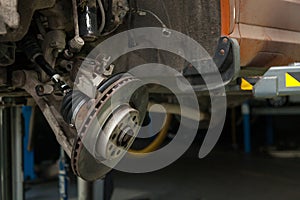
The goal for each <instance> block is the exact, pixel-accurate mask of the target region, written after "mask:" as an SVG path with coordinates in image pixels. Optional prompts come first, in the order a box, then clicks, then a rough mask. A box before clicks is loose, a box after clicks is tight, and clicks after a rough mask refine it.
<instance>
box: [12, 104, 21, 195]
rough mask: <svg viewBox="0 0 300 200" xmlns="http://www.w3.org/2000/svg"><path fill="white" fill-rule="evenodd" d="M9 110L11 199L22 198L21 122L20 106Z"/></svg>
mask: <svg viewBox="0 0 300 200" xmlns="http://www.w3.org/2000/svg"><path fill="white" fill-rule="evenodd" d="M10 110H11V120H10V125H11V136H12V140H11V142H12V145H11V146H12V155H11V157H12V185H13V187H12V197H13V198H12V199H13V200H21V199H23V171H22V139H23V136H22V127H21V126H22V123H21V112H22V109H21V107H19V106H18V107H12V108H10Z"/></svg>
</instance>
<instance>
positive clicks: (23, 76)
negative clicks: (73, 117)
mask: <svg viewBox="0 0 300 200" xmlns="http://www.w3.org/2000/svg"><path fill="white" fill-rule="evenodd" d="M12 83H13V85H15V86H16V87H21V88H23V89H24V90H26V92H28V93H29V94H30V95H31V96H32V97H33V99H34V100H35V102H36V103H37V105H38V106H39V107H40V109H41V111H42V113H43V115H44V116H45V118H46V119H47V121H48V123H49V125H50V127H51V129H52V130H53V132H54V134H55V136H56V139H57V141H58V143H59V144H60V145H61V146H62V148H63V149H64V150H65V152H66V153H67V154H68V156H69V157H71V151H72V144H73V140H74V136H75V133H74V131H75V130H73V131H72V130H71V128H69V125H67V124H66V123H65V122H64V120H63V118H62V116H61V114H60V113H59V112H58V111H57V109H56V108H55V105H50V103H49V102H52V101H47V99H46V98H44V97H41V96H39V95H38V94H37V93H36V90H35V88H36V87H38V86H39V85H41V83H40V82H39V81H38V75H37V73H36V72H34V71H15V72H14V73H13V77H12ZM72 136H73V137H72Z"/></svg>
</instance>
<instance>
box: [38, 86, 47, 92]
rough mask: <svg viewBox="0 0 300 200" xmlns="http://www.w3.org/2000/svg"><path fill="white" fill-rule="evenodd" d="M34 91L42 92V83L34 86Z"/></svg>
mask: <svg viewBox="0 0 300 200" xmlns="http://www.w3.org/2000/svg"><path fill="white" fill-rule="evenodd" d="M36 91H37V92H39V93H44V91H45V89H44V87H43V86H42V85H38V86H36Z"/></svg>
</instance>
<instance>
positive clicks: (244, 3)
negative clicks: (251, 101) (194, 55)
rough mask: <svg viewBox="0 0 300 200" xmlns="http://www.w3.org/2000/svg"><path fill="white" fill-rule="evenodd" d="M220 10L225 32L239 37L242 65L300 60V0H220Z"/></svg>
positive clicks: (261, 64) (233, 36)
mask: <svg viewBox="0 0 300 200" xmlns="http://www.w3.org/2000/svg"><path fill="white" fill-rule="evenodd" d="M226 3H227V4H228V3H229V4H230V6H229V7H230V9H228V7H226V6H224V5H222V4H226ZM232 10H233V11H232ZM221 11H222V14H221V16H222V34H224V35H228V36H229V37H232V38H235V39H237V40H238V41H239V44H240V48H241V50H240V51H241V54H240V55H241V66H254V67H271V66H278V65H287V64H290V63H292V62H297V61H300V0H221ZM228 12H229V13H230V16H229V17H228V16H226V13H228ZM225 17H227V18H225ZM228 24H229V25H228ZM228 27H231V28H228Z"/></svg>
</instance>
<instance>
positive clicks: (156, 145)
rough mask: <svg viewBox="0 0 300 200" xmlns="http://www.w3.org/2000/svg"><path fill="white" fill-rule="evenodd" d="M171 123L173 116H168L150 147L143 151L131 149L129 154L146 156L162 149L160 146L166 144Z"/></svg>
mask: <svg viewBox="0 0 300 200" xmlns="http://www.w3.org/2000/svg"><path fill="white" fill-rule="evenodd" d="M171 121H172V114H167V115H166V117H165V123H164V125H163V127H162V129H161V131H160V132H159V133H158V135H157V136H156V138H155V139H154V141H153V142H151V144H150V145H148V146H147V147H146V148H144V149H141V150H133V149H130V150H129V153H131V154H145V153H151V152H153V151H155V150H157V149H158V148H159V147H160V145H161V144H162V143H163V142H164V140H165V139H166V137H167V135H168V130H169V127H170V125H171Z"/></svg>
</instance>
